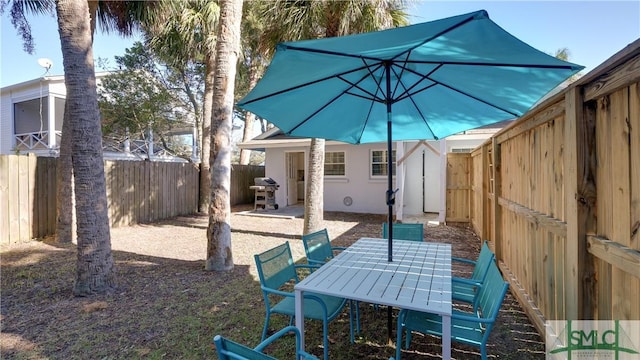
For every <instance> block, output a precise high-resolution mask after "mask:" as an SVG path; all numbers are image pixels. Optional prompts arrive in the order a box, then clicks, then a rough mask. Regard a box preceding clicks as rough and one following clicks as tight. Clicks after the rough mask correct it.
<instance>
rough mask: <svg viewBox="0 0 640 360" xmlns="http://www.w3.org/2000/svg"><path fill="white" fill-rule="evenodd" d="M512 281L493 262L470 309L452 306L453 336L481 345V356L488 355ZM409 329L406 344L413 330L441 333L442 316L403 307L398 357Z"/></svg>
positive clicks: (399, 325)
mask: <svg viewBox="0 0 640 360" xmlns="http://www.w3.org/2000/svg"><path fill="white" fill-rule="evenodd" d="M508 288H509V284H508V283H507V282H505V281H504V279H503V278H502V274H500V270H499V269H498V266H497V265H496V264H495V263H492V264H491V265H490V266H489V269H488V270H487V277H486V279H485V282H484V283H483V284H482V285H480V286H479V289H478V295H477V296H478V301H477V302H476V303H475V305H474V306H473V310H472V311H471V312H466V311H461V310H456V309H453V314H452V316H451V340H453V341H456V342H460V343H463V344H469V345H472V346H476V347H479V348H480V355H481V356H482V359H483V360H485V359H486V358H487V341H488V340H489V334H490V333H491V329H492V328H493V326H494V324H495V322H496V319H497V318H498V312H499V311H500V307H501V306H502V302H503V300H504V297H505V294H506V293H507V289H508ZM404 331H406V342H405V348H407V349H408V348H409V345H410V344H411V332H412V331H416V332H421V333H423V334H430V335H435V336H442V317H441V316H440V315H436V314H429V313H423V312H419V311H413V310H404V309H403V310H401V311H400V313H399V314H398V335H397V336H398V338H397V342H396V357H395V359H396V360H400V354H401V347H402V346H401V345H402V334H403V332H404Z"/></svg>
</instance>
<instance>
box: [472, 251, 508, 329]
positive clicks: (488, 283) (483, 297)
mask: <svg viewBox="0 0 640 360" xmlns="http://www.w3.org/2000/svg"><path fill="white" fill-rule="evenodd" d="M508 288H509V283H508V282H506V281H504V279H503V278H502V274H501V273H500V270H499V269H498V265H496V264H495V263H491V265H490V266H489V269H488V270H487V277H486V279H485V281H484V283H483V284H482V286H481V287H480V290H479V291H478V300H477V302H476V314H478V316H480V317H482V318H484V319H487V320H489V323H487V324H486V332H485V337H488V336H489V333H490V332H491V328H492V327H493V324H494V323H495V321H496V318H497V317H498V312H499V311H500V307H501V306H502V301H503V300H504V297H505V295H506V293H507V289H508Z"/></svg>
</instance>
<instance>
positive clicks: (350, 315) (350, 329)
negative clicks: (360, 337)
mask: <svg viewBox="0 0 640 360" xmlns="http://www.w3.org/2000/svg"><path fill="white" fill-rule="evenodd" d="M356 321H357V320H356ZM349 337H350V338H351V343H352V344H353V343H354V342H355V337H354V336H353V300H349Z"/></svg>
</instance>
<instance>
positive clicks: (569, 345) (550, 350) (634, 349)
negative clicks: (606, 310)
mask: <svg viewBox="0 0 640 360" xmlns="http://www.w3.org/2000/svg"><path fill="white" fill-rule="evenodd" d="M622 325H625V326H622ZM639 325H640V322H637V321H619V320H612V321H602V320H601V321H587V320H573V321H572V320H567V321H549V322H547V358H549V359H556V358H559V359H567V360H571V359H572V358H579V359H595V358H598V359H603V358H613V359H616V360H619V359H640V355H639V354H640V352H638V347H639V346H640V330H639ZM556 334H557V335H556Z"/></svg>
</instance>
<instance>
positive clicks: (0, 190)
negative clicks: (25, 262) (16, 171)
mask: <svg viewBox="0 0 640 360" xmlns="http://www.w3.org/2000/svg"><path fill="white" fill-rule="evenodd" d="M11 160H12V158H11V156H0V244H9V243H10V242H11V236H10V231H9V230H10V226H9V207H10V205H11V198H10V187H9V162H10V161H11Z"/></svg>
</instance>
